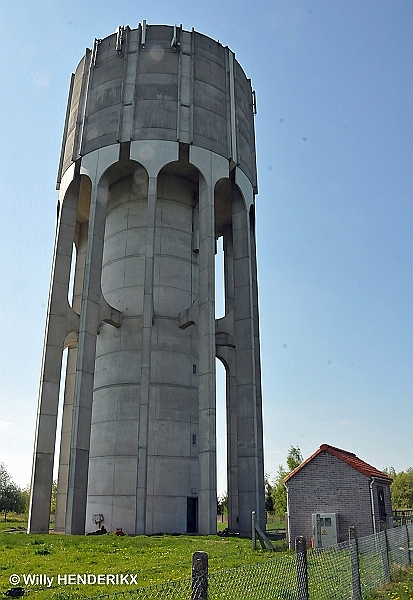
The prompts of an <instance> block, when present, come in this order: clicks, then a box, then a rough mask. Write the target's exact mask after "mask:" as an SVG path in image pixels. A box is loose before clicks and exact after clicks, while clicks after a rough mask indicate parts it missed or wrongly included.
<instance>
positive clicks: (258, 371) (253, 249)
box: [250, 207, 266, 529]
mask: <svg viewBox="0 0 413 600" xmlns="http://www.w3.org/2000/svg"><path fill="white" fill-rule="evenodd" d="M250 243H251V274H252V302H253V315H254V352H255V387H256V405H257V409H256V414H257V442H256V443H257V453H258V457H257V459H258V481H264V432H263V430H264V428H263V420H262V390H261V354H260V347H261V346H260V323H259V309H258V273H257V252H256V243H255V213H254V207H251V210H250ZM258 494H259V500H258V504H259V506H261V507H264V509H265V490H264V486H262V485H261V486H259V488H258ZM264 509H262V510H261V512H260V515H259V516H258V518H259V524H260V527H261V529H265V526H266V519H265V510H264Z"/></svg>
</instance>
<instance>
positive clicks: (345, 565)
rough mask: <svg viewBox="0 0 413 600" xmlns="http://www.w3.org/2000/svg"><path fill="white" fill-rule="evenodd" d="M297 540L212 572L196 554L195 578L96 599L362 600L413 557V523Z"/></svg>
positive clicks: (62, 599) (63, 595)
mask: <svg viewBox="0 0 413 600" xmlns="http://www.w3.org/2000/svg"><path fill="white" fill-rule="evenodd" d="M350 529H352V528H350ZM298 541H300V543H297V545H296V549H297V551H296V552H295V553H293V552H287V553H277V552H268V553H266V555H265V556H266V560H265V561H264V562H260V563H257V564H254V565H249V566H243V567H238V568H232V569H227V570H220V571H216V572H209V573H208V567H207V559H208V557H207V554H206V553H195V554H194V555H193V564H192V577H188V578H185V579H179V580H176V581H169V582H167V583H164V584H157V585H151V586H146V587H141V588H138V589H134V590H125V591H118V592H112V593H110V594H101V595H98V596H94V597H93V600H121V599H129V600H149V599H150V600H163V599H166V598H168V600H218V599H225V600H363V599H365V598H366V597H367V596H368V595H369V594H370V593H371V592H372V591H375V590H377V589H378V588H379V587H380V586H382V585H383V584H384V583H386V582H387V581H388V580H389V577H390V574H391V572H392V571H393V570H395V569H399V568H404V567H408V566H410V565H411V564H412V559H413V548H412V546H413V524H412V523H410V524H408V525H403V526H401V527H395V528H394V529H389V530H388V531H387V532H384V531H383V532H380V533H378V534H375V535H370V536H367V537H364V538H359V539H357V537H356V536H355V531H353V534H352V535H350V539H349V541H347V542H343V543H341V544H338V545H336V546H332V547H329V548H325V549H314V548H310V549H309V550H307V549H306V547H305V540H304V538H297V542H298ZM196 555H201V557H198V558H196ZM202 555H204V556H202ZM204 558H205V561H204ZM201 559H202V560H201ZM74 597H75V596H73V595H71V594H70V593H68V592H66V591H62V592H57V593H55V594H54V595H53V599H54V600H69V599H72V598H74Z"/></svg>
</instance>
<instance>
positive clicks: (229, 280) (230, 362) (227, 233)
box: [223, 225, 239, 531]
mask: <svg viewBox="0 0 413 600" xmlns="http://www.w3.org/2000/svg"><path fill="white" fill-rule="evenodd" d="M223 242H224V243H223V249H224V281H225V314H226V315H227V314H229V313H230V311H231V310H233V308H234V298H235V287H234V285H235V284H234V248H233V240H232V228H231V226H229V225H227V226H226V227H225V229H224V235H223ZM225 351H226V364H227V368H226V404H227V405H226V411H227V412H226V415H227V485H228V529H229V530H230V531H238V520H239V519H238V513H239V507H238V485H239V483H238V451H237V441H238V438H237V378H236V358H235V349H234V348H231V347H227V348H225Z"/></svg>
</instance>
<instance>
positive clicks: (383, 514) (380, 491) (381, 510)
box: [377, 485, 387, 523]
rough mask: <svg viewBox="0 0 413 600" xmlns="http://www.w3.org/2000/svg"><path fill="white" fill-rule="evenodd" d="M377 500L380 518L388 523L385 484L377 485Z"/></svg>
mask: <svg viewBox="0 0 413 600" xmlns="http://www.w3.org/2000/svg"><path fill="white" fill-rule="evenodd" d="M377 502H378V505H379V519H380V522H383V523H386V521H387V513H386V504H385V501H384V490H383V486H381V485H378V486H377Z"/></svg>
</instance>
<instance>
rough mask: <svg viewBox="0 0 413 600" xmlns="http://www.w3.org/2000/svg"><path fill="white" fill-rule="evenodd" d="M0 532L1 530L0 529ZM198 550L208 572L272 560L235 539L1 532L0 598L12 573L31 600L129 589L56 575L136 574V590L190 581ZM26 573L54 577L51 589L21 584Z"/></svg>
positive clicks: (245, 542)
mask: <svg viewBox="0 0 413 600" xmlns="http://www.w3.org/2000/svg"><path fill="white" fill-rule="evenodd" d="M4 525H7V526H8V528H10V526H11V527H16V526H17V527H19V526H20V527H21V526H22V525H23V524H22V523H15V522H10V523H6V524H4ZM1 529H2V530H3V531H4V527H2V528H1ZM197 550H203V551H205V552H207V553H208V556H209V571H210V573H214V572H217V571H219V570H220V569H230V568H232V567H237V566H241V565H251V564H256V563H260V562H265V561H268V560H269V559H271V558H272V557H273V556H274V553H269V552H261V551H256V552H254V551H253V550H252V547H251V540H248V539H241V538H238V537H219V536H186V535H180V536H167V535H159V536H149V537H147V536H137V537H128V536H125V537H117V536H114V535H104V536H65V535H58V534H49V535H27V534H25V533H20V532H17V533H0V594H1V593H3V592H4V591H6V590H7V589H9V588H10V587H12V585H11V584H10V580H9V578H10V576H11V575H12V574H17V575H19V576H20V577H21V583H20V585H21V586H22V587H25V588H26V589H28V590H30V593H31V595H32V597H33V598H35V599H36V600H43V599H46V598H48V599H49V598H56V599H57V598H59V597H60V598H62V597H63V596H65V595H66V596H67V592H70V593H73V594H77V597H82V596H86V597H87V596H93V595H97V594H102V593H108V592H113V591H120V590H121V589H130V587H128V586H123V588H122V586H120V585H117V586H103V585H99V586H98V585H94V586H88V585H80V586H76V585H71V586H68V585H66V586H64V585H62V584H61V583H60V584H58V575H59V574H60V575H70V574H78V573H79V574H88V573H90V574H93V575H99V574H115V575H116V574H127V573H133V574H136V573H138V574H139V575H138V578H137V581H138V586H139V587H141V586H146V585H151V584H154V583H162V582H165V581H169V580H171V579H180V578H184V577H190V575H191V557H192V553H193V552H195V551H197ZM27 574H31V575H47V576H48V577H53V578H54V579H53V584H52V586H51V587H50V588H49V589H47V588H46V586H45V585H40V582H39V584H37V585H36V584H30V585H27V584H26V585H25V584H24V582H23V576H24V575H26V576H27ZM133 587H136V585H135V586H133ZM63 592H64V593H63ZM67 597H69V596H67ZM73 597H75V596H73Z"/></svg>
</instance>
